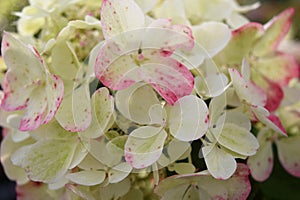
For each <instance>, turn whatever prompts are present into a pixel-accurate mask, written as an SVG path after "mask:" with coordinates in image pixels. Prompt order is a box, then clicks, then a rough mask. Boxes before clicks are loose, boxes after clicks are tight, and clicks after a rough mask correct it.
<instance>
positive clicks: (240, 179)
mask: <svg viewBox="0 0 300 200" xmlns="http://www.w3.org/2000/svg"><path fill="white" fill-rule="evenodd" d="M249 172H250V171H249V168H248V167H247V165H245V164H241V163H238V164H237V169H236V171H235V173H234V174H233V176H232V177H231V178H230V179H228V180H227V181H225V182H227V183H226V184H224V185H225V187H226V188H227V191H228V199H234V200H246V199H247V198H248V196H249V194H250V192H251V183H250V181H249V177H248V176H249Z"/></svg>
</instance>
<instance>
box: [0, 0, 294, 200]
mask: <svg viewBox="0 0 300 200" xmlns="http://www.w3.org/2000/svg"><path fill="white" fill-rule="evenodd" d="M45 1H46V0H45ZM199 1H201V0H199ZM239 2H240V3H241V4H250V3H254V2H256V1H255V0H239ZM260 2H261V4H262V5H261V7H260V8H259V9H257V10H254V11H251V12H249V13H248V14H247V16H248V17H249V19H250V20H251V21H256V22H261V23H265V22H266V21H268V20H269V19H271V18H272V17H273V16H274V15H276V14H278V13H279V12H281V11H282V10H284V9H285V8H288V7H294V8H295V9H296V12H295V16H294V18H293V34H294V35H293V37H294V38H295V41H294V44H295V48H294V51H293V52H292V53H293V54H294V55H295V56H296V57H298V58H300V45H299V41H300V0H261V1H260ZM27 4H28V1H27V0H0V39H1V35H2V32H3V31H4V30H6V31H14V30H15V29H16V27H15V21H16V20H17V17H16V16H14V15H12V13H13V12H16V11H20V10H21V9H22V8H23V7H24V6H25V5H27ZM0 56H1V52H0ZM298 61H300V59H299V60H298ZM0 135H1V134H0ZM0 139H1V136H0ZM274 150H275V151H276V149H274ZM275 158H277V156H275ZM274 164H275V165H274V170H273V173H272V175H271V177H270V178H269V179H268V180H267V181H265V182H263V183H258V182H255V181H253V180H251V181H252V192H251V195H250V197H249V199H252V200H294V199H300V190H299V188H300V179H297V178H294V177H292V176H290V175H289V174H287V173H286V172H285V170H284V169H283V168H282V167H281V165H280V164H279V163H278V160H276V159H275V163H274ZM15 197H16V194H15V183H14V182H11V181H9V180H8V179H7V177H6V176H5V174H4V172H3V168H2V166H0V200H14V199H15Z"/></svg>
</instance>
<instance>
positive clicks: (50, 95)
mask: <svg viewBox="0 0 300 200" xmlns="http://www.w3.org/2000/svg"><path fill="white" fill-rule="evenodd" d="M48 81H49V82H48V84H47V90H46V92H47V103H48V107H47V112H46V115H45V118H44V120H43V124H46V123H48V122H49V121H50V120H51V119H52V118H53V117H54V115H55V114H56V112H57V110H58V108H59V106H60V104H61V102H62V99H63V95H64V83H63V81H62V80H61V79H60V78H59V77H57V76H55V75H48Z"/></svg>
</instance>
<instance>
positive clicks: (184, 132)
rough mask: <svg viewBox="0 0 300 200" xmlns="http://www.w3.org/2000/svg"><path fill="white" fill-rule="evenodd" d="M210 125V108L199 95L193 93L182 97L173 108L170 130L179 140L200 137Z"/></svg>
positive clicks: (191, 139) (170, 115) (170, 116)
mask: <svg viewBox="0 0 300 200" xmlns="http://www.w3.org/2000/svg"><path fill="white" fill-rule="evenodd" d="M208 126H209V119H208V108H207V106H206V104H205V103H204V101H203V100H201V99H199V98H198V97H195V96H193V95H189V96H185V97H182V98H181V99H179V100H178V101H177V102H176V103H175V104H174V106H173V107H172V108H171V111H170V114H169V127H170V132H171V134H172V135H173V136H174V137H175V138H177V139H178V140H182V141H193V140H196V139H199V138H201V137H202V136H203V135H204V134H205V133H206V131H207V129H208Z"/></svg>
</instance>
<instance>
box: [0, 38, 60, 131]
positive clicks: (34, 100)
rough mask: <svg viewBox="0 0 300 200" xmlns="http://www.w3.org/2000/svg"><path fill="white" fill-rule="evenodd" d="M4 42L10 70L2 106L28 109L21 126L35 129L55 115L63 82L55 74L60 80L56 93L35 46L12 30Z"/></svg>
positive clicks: (6, 79) (5, 82)
mask: <svg viewBox="0 0 300 200" xmlns="http://www.w3.org/2000/svg"><path fill="white" fill-rule="evenodd" d="M2 42H3V43H2V52H3V58H4V60H5V63H6V65H7V67H8V72H7V73H6V76H5V79H4V82H3V85H2V87H3V90H4V99H3V100H2V102H1V106H2V107H3V108H4V109H6V110H8V111H14V110H25V114H24V116H23V117H22V119H21V123H20V130H21V131H28V130H34V129H36V128H38V127H39V126H40V125H41V124H42V123H47V122H49V121H50V120H51V119H52V118H53V116H54V114H55V112H56V110H57V108H58V107H59V104H60V101H61V99H62V94H63V84H62V82H61V81H60V80H59V78H57V77H55V76H53V77H55V80H56V79H57V80H59V81H58V82H57V83H55V85H56V87H58V90H57V91H58V93H59V96H57V95H55V92H53V90H56V89H52V87H54V83H53V80H52V81H50V82H49V80H47V79H48V76H52V75H51V74H49V72H48V71H47V66H46V65H45V63H44V60H43V58H42V57H41V55H40V54H39V53H38V51H37V50H36V49H35V48H34V47H29V46H26V45H25V44H23V43H22V42H21V41H19V40H18V39H16V38H14V37H13V36H12V35H11V34H9V33H4V35H3V41H2ZM54 82H55V81H54ZM52 83H53V85H52ZM52 93H53V94H52ZM53 101H54V102H55V103H53ZM52 104H55V105H52ZM50 107H51V108H50ZM52 107H55V108H54V109H52ZM50 112H51V113H50Z"/></svg>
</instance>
